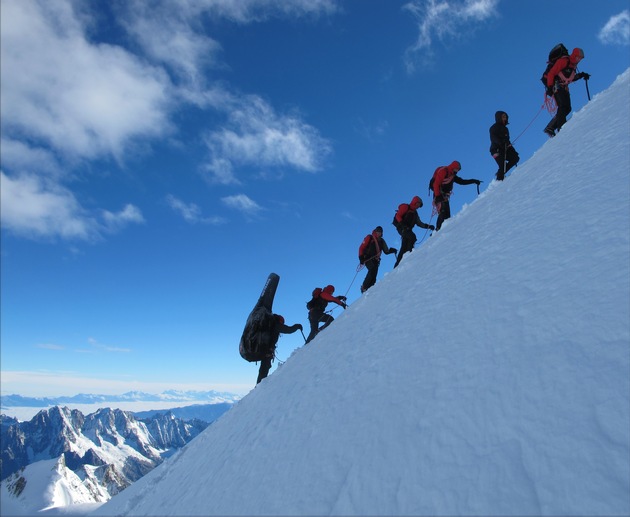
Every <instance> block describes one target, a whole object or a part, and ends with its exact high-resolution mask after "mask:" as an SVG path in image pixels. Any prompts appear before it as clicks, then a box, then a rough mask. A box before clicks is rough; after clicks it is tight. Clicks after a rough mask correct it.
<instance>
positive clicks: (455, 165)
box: [258, 43, 590, 382]
mask: <svg viewBox="0 0 630 517" xmlns="http://www.w3.org/2000/svg"><path fill="white" fill-rule="evenodd" d="M582 59H584V51H583V50H582V49H580V48H574V49H573V52H571V55H569V52H568V50H567V49H566V47H565V46H564V45H563V44H562V43H560V44H558V45H556V46H555V47H554V48H553V49H552V50H551V52H550V53H549V60H548V61H547V69H546V70H545V72H544V73H543V76H542V78H541V80H542V82H543V84H544V85H545V94H546V96H548V97H550V98H553V99H555V102H556V105H557V113H556V115H555V116H554V117H553V118H552V119H551V121H550V122H549V124H548V125H547V126H546V127H545V129H544V133H545V134H547V135H548V136H549V137H550V138H553V137H554V136H556V134H557V132H558V131H560V128H561V127H562V126H563V125H564V124H565V123H566V121H567V115H568V114H569V113H570V112H571V96H570V94H569V84H570V83H572V82H574V81H577V80H578V79H584V80H585V81H586V82H587V93H588V80H589V79H590V75H589V74H587V73H585V72H580V73H576V71H577V65H578V63H579V62H580V61H581V60H582ZM589 100H590V95H589ZM494 118H495V122H494V124H493V125H492V126H491V127H490V130H489V132H490V154H491V155H492V157H493V158H494V160H495V161H496V162H497V165H498V166H499V169H498V170H497V172H496V173H495V177H496V179H497V180H498V181H503V179H504V178H505V175H506V174H507V172H508V171H509V170H510V169H511V168H512V167H514V166H515V165H516V164H517V163H518V161H519V159H520V157H519V155H518V153H517V152H516V150H515V149H514V146H513V145H512V143H511V141H510V131H509V130H508V128H507V126H508V120H509V116H508V114H507V113H506V112H505V111H497V112H496V113H495V115H494ZM461 168H462V166H461V163H460V162H458V161H453V162H452V163H451V164H450V165H447V166H442V167H438V168H437V169H436V170H435V172H434V173H433V176H432V177H431V180H430V182H429V191H430V192H431V193H432V194H433V212H434V213H436V214H437V215H438V218H437V222H436V225H435V226H433V225H432V224H427V223H424V222H422V220H421V219H420V215H419V214H418V209H420V208H422V206H423V203H422V199H421V198H420V197H419V196H414V197H413V199H412V200H411V202H410V203H402V204H400V205H399V206H398V210H397V211H396V214H395V215H394V220H393V221H392V224H393V225H394V227H395V228H396V231H397V232H398V234H399V235H400V238H401V244H400V250H397V249H396V248H390V247H389V246H388V245H387V243H386V242H385V239H383V228H382V227H381V226H377V227H376V228H374V230H373V231H372V233H370V234H368V235H366V236H365V238H364V239H363V241H362V242H361V245H360V246H359V263H360V265H362V266H363V265H365V267H366V269H367V274H366V275H365V279H364V280H363V283H362V284H361V293H365V291H367V290H368V289H369V288H370V287H372V286H373V285H374V284H375V283H376V278H377V275H378V268H379V266H380V263H381V254H383V253H384V254H385V255H390V254H397V257H396V262H395V263H394V267H396V266H398V264H400V261H401V260H402V258H403V255H404V254H405V253H407V252H409V251H412V250H413V247H414V245H415V243H416V241H417V237H416V234H415V233H414V232H413V229H414V227H416V226H418V227H420V228H423V229H426V230H430V231H438V230H439V229H440V228H441V227H442V223H443V222H444V221H445V220H446V219H449V218H450V217H451V207H450V203H449V199H450V196H451V194H452V191H453V184H454V183H457V184H458V185H471V184H476V185H477V190H479V185H480V183H481V181H480V180H478V179H467V180H465V179H462V178H460V177H459V176H458V175H457V174H458V173H459V171H460V170H461ZM334 291H335V288H334V286H332V285H328V286H326V287H325V288H323V289H322V288H319V287H318V288H316V289H315V290H314V291H313V293H312V295H313V296H312V299H311V300H310V301H309V302H308V303H307V304H306V307H307V309H308V321H309V324H310V333H309V335H308V338H305V344H306V343H309V342H310V341H311V340H312V339H313V338H314V337H315V336H316V335H317V334H318V333H319V332H320V331H322V330H323V329H325V328H326V327H328V326H329V325H330V324H331V323H332V322H333V321H334V318H333V317H332V316H331V315H330V314H327V313H326V312H325V311H326V307H327V306H328V303H330V302H332V303H336V304H337V305H339V306H341V307H343V308H344V309H345V308H346V307H347V305H346V297H345V296H333V293H334ZM274 316H275V317H276V321H277V322H278V331H277V337H276V338H275V341H274V345H273V347H272V351H271V354H270V355H269V357H267V358H265V360H264V361H261V366H260V371H259V374H258V382H260V381H261V380H262V379H264V378H265V377H266V376H267V374H268V372H269V369H270V368H271V361H272V359H273V356H274V352H275V344H276V342H277V340H278V337H279V335H280V333H282V334H291V333H293V332H295V331H296V330H298V328H299V329H300V331H301V330H302V329H303V327H302V325H301V324H299V323H296V324H295V325H293V326H292V327H287V326H286V325H284V318H283V317H282V316H280V315H277V314H276V315H274ZM320 323H323V325H322V326H321V327H320V326H319V324H320Z"/></svg>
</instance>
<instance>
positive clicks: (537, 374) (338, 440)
mask: <svg viewBox="0 0 630 517" xmlns="http://www.w3.org/2000/svg"><path fill="white" fill-rule="evenodd" d="M628 120H630V70H629V71H626V72H625V73H624V74H622V76H620V77H619V78H618V79H617V81H616V82H615V83H614V84H613V85H612V86H611V87H610V88H609V89H608V90H607V91H605V92H603V93H601V94H600V95H598V96H597V97H596V98H594V99H593V100H592V101H591V102H590V103H589V104H588V105H587V106H586V107H585V108H584V109H582V110H581V111H580V112H579V113H576V114H574V116H573V117H572V119H571V120H570V121H569V122H568V123H567V124H566V125H565V127H564V128H563V130H562V131H561V132H560V134H559V136H557V137H556V138H555V139H553V140H550V141H548V142H546V143H545V144H544V145H543V146H542V147H541V149H540V150H539V151H538V152H537V153H536V154H535V155H534V156H533V157H532V158H531V159H530V160H528V161H527V163H524V164H522V165H520V166H519V167H518V168H517V169H516V170H515V172H514V173H513V174H512V175H511V176H510V177H508V178H507V179H506V181H504V182H503V183H493V184H491V185H490V186H489V188H488V189H487V191H485V192H484V193H483V194H482V195H481V196H480V197H479V198H478V200H477V201H475V202H474V203H472V204H471V205H469V206H467V207H465V208H464V209H463V210H462V211H461V212H460V213H459V214H458V215H457V216H455V217H453V218H452V219H451V220H450V221H448V222H447V223H446V224H445V225H444V226H443V228H442V230H441V231H440V232H439V233H437V234H435V235H434V236H433V237H431V238H430V239H429V240H428V241H427V242H426V243H424V244H423V245H422V246H421V247H419V248H418V249H417V250H415V251H414V252H413V253H411V254H410V255H408V256H406V257H405V259H404V260H403V262H402V263H401V265H400V266H399V267H398V268H396V270H394V271H392V272H390V273H389V274H387V275H386V276H385V277H384V278H383V279H382V280H380V281H379V282H378V283H377V284H376V285H375V286H374V287H373V288H372V289H370V291H369V292H368V293H367V294H366V295H364V296H363V297H362V298H361V299H359V300H358V301H357V302H355V303H353V304H352V306H351V307H350V308H349V309H348V310H347V311H345V312H344V313H343V314H341V315H340V316H339V317H338V318H337V320H336V321H335V322H334V323H333V325H332V326H331V327H329V328H328V329H326V330H325V331H323V332H322V333H321V334H320V335H319V336H318V337H317V338H316V339H315V340H314V341H313V342H312V343H310V344H309V345H306V346H304V347H302V348H300V349H298V350H297V351H296V352H295V353H294V354H293V355H292V356H291V357H290V358H289V360H288V361H287V362H286V364H284V365H283V366H282V367H281V368H279V369H278V370H277V371H276V372H274V373H273V374H272V375H271V376H270V377H269V378H267V379H266V380H265V381H263V382H262V383H261V384H260V385H259V386H258V387H257V388H256V389H254V390H253V391H252V392H251V393H250V394H249V395H247V396H246V397H245V398H243V400H241V401H240V402H239V403H238V404H237V405H236V406H235V407H234V408H233V409H232V410H230V411H229V412H228V413H226V414H225V415H224V416H223V417H222V418H220V419H219V420H218V421H217V422H215V423H214V424H213V425H212V426H210V427H209V428H208V429H207V430H206V431H205V432H204V433H202V434H201V435H200V436H199V437H197V438H196V439H195V440H194V441H192V442H191V443H190V444H189V445H188V446H187V447H185V448H184V449H183V450H182V451H180V452H179V453H178V454H177V455H175V456H174V457H173V458H171V459H170V460H168V461H167V462H165V463H164V464H162V465H161V466H160V467H158V468H156V469H155V470H153V471H152V472H151V473H150V474H148V475H147V476H145V477H144V478H142V479H141V480H139V481H138V482H137V483H135V484H134V485H132V486H131V487H130V488H128V489H127V490H125V491H124V492H122V493H121V494H119V495H118V496H116V497H114V498H113V499H112V500H111V501H109V502H108V503H106V504H105V505H103V506H102V507H100V508H99V509H98V510H97V512H96V513H98V514H109V515H111V514H128V515H210V514H218V515H282V514H284V515H287V514H290V515H300V514H309V515H329V514H335V515H340V514H361V515H401V514H413V515H427V514H429V515H458V514H465V515H473V514H483V515H499V514H500V515H536V514H546V515H550V514H556V515H558V514H562V515H598V514H599V515H618V514H624V515H627V514H630V179H629V176H630V147H629V142H630V125H629V123H628ZM418 181H419V182H423V181H424V180H422V178H418ZM457 188H458V187H457V186H456V187H455V195H457ZM277 273H279V274H280V276H281V277H282V271H277ZM263 280H264V279H261V282H262V281H263ZM281 281H282V280H281ZM285 288H290V286H285ZM258 289H259V286H253V287H252V305H253V303H254V302H255V297H256V295H257V291H258ZM237 348H238V347H237V343H234V350H235V354H236V353H237Z"/></svg>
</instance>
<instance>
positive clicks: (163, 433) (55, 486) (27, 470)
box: [0, 392, 233, 513]
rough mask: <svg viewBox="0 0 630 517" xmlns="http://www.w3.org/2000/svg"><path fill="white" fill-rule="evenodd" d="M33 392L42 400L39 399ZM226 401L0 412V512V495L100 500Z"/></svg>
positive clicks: (186, 438)
mask: <svg viewBox="0 0 630 517" xmlns="http://www.w3.org/2000/svg"><path fill="white" fill-rule="evenodd" d="M213 393H215V392H213ZM126 395H129V394H126ZM135 395H137V394H135ZM135 395H134V396H135ZM214 396H215V397H218V395H217V394H216V393H215V395H214ZM77 397H80V396H77ZM20 399H22V400H24V398H23V397H21V398H20ZM13 400H14V401H15V400H16V399H13ZM18 400H19V399H18ZM37 400H39V403H41V400H42V399H37ZM49 400H51V399H49ZM125 400H129V399H125ZM170 400H173V399H170ZM3 403H4V397H3ZM21 403H23V402H21ZM83 403H85V402H83ZM232 405H233V404H232V403H227V402H221V403H219V404H206V405H195V406H191V407H182V408H176V409H174V410H165V411H159V410H158V411H146V412H142V413H138V414H137V415H136V414H134V413H132V412H128V411H122V410H119V409H109V408H105V409H99V410H98V411H96V412H95V413H92V414H89V415H87V416H84V415H83V414H82V413H81V412H80V411H78V410H76V409H74V410H71V409H69V408H67V407H61V406H54V407H51V408H48V409H44V410H42V411H40V412H39V413H37V415H35V417H33V419H32V420H30V421H28V422H19V421H18V420H17V419H15V418H10V417H6V416H4V415H0V443H1V444H2V451H1V459H0V479H1V480H2V485H1V486H0V495H1V496H2V497H1V498H0V499H2V500H3V502H2V508H3V511H2V512H0V513H4V510H6V509H7V507H6V506H5V503H6V504H13V505H14V506H13V507H11V508H15V505H17V507H19V508H21V509H25V510H27V511H28V512H37V511H39V510H41V509H42V508H44V507H45V506H46V505H53V504H54V503H55V502H54V501H50V500H47V499H46V494H55V493H64V494H66V495H65V497H66V499H67V500H68V501H69V504H77V503H99V502H104V501H107V500H108V499H109V498H111V497H112V496H113V495H115V494H117V493H119V492H120V491H122V490H124V489H125V488H126V487H128V486H129V485H130V484H131V483H133V482H134V481H136V480H138V479H139V478H141V477H142V476H144V475H145V474H147V473H148V472H149V471H151V470H152V469H153V468H155V467H156V466H157V465H159V464H160V463H162V461H164V459H165V458H166V457H168V456H170V455H172V454H173V453H174V452H175V451H176V450H178V449H180V448H181V447H183V446H184V445H186V444H187V443H188V442H190V440H192V439H193V438H195V437H196V436H197V435H199V433H201V432H202V431H203V430H204V429H205V428H206V427H207V426H208V425H210V423H211V422H212V421H214V420H216V419H217V418H218V417H219V416H221V415H222V414H223V413H225V412H226V411H227V410H228V409H229V408H230V407H232ZM176 413H177V414H181V415H183V417H182V418H180V417H178V416H176ZM197 416H201V417H202V418H203V419H200V418H197ZM7 498H8V502H7ZM33 501H37V503H34V502H33ZM33 505H35V506H33ZM41 505H44V506H41Z"/></svg>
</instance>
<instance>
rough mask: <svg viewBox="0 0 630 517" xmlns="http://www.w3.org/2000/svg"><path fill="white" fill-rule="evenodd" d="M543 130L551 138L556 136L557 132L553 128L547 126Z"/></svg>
mask: <svg viewBox="0 0 630 517" xmlns="http://www.w3.org/2000/svg"><path fill="white" fill-rule="evenodd" d="M543 131H544V133H545V134H546V135H547V136H548V137H549V138H553V137H554V136H556V132H555V131H554V130H553V129H551V128H548V127H546V128H545V129H544V130H543Z"/></svg>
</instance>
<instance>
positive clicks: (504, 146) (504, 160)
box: [477, 142, 507, 195]
mask: <svg viewBox="0 0 630 517" xmlns="http://www.w3.org/2000/svg"><path fill="white" fill-rule="evenodd" d="M506 165H507V142H506V143H505V144H503V177H504V178H505V172H506V171H505V167H506ZM477 195H479V185H477Z"/></svg>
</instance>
